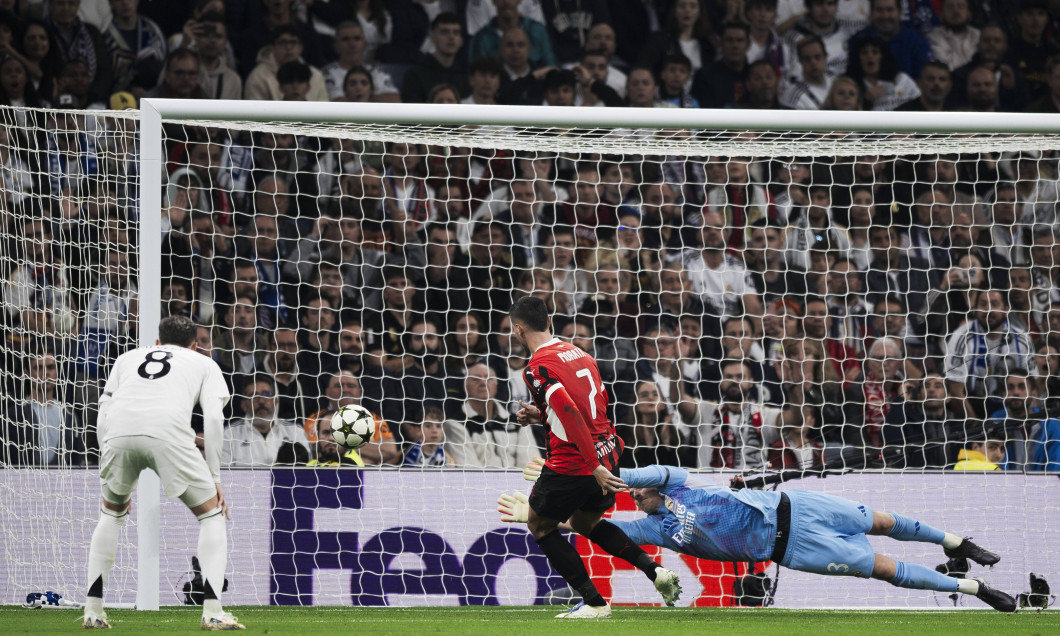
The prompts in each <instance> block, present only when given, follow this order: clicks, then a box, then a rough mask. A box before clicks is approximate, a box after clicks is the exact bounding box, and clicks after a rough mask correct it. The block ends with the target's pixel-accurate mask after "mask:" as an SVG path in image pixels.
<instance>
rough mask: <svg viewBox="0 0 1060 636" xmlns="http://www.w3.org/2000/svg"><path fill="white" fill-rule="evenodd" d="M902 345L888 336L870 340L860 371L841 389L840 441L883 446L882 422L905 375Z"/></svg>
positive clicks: (898, 393)
mask: <svg viewBox="0 0 1060 636" xmlns="http://www.w3.org/2000/svg"><path fill="white" fill-rule="evenodd" d="M904 357H905V353H904V352H903V350H902V345H901V344H900V343H899V342H898V341H897V340H894V339H892V338H880V339H879V340H876V341H875V342H873V343H872V347H870V348H869V351H868V355H867V356H866V358H865V370H864V372H863V373H862V374H861V375H859V376H858V377H857V378H855V379H854V380H853V381H852V382H851V383H850V384H848V385H847V386H846V388H845V389H844V398H845V399H844V401H843V411H844V413H845V414H846V419H845V424H846V426H845V428H844V430H843V434H842V437H843V442H844V443H845V444H847V445H850V446H856V447H862V446H869V447H872V448H880V447H882V446H883V426H884V423H885V422H886V421H887V414H888V412H889V411H890V410H891V409H892V408H893V407H894V405H893V404H892V402H893V401H895V400H896V399H897V398H898V397H899V396H900V395H901V392H900V391H901V383H902V381H903V380H904V379H905V378H904V376H903V374H902V364H903V360H904Z"/></svg>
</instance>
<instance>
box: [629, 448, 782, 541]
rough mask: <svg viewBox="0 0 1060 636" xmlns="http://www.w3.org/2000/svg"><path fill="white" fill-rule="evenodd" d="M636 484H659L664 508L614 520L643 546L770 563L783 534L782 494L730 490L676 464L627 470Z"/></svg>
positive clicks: (644, 485) (632, 481)
mask: <svg viewBox="0 0 1060 636" xmlns="http://www.w3.org/2000/svg"><path fill="white" fill-rule="evenodd" d="M621 476H622V480H623V481H625V482H626V485H628V486H629V487H630V488H658V489H659V493H660V494H661V495H662V496H663V499H664V506H663V507H661V508H660V509H659V511H658V512H657V513H656V514H653V515H648V517H647V518H645V519H637V520H635V521H617V520H612V523H614V524H615V525H617V526H618V527H619V528H621V529H622V530H623V531H624V532H625V533H626V534H627V535H628V536H629V538H630V539H632V540H633V541H634V542H635V543H637V544H638V545H657V546H662V547H664V548H669V549H671V550H674V551H675V552H681V553H684V554H689V555H692V556H695V557H699V558H703V559H710V560H713V561H768V560H769V557H770V555H771V554H772V552H773V543H774V541H775V540H776V536H777V505H779V504H780V493H779V492H765V491H761V490H737V491H734V490H730V489H729V488H726V487H723V486H719V485H718V484H715V483H714V482H712V481H710V480H708V479H704V478H702V477H699V476H697V475H692V474H689V472H688V471H687V470H684V469H682V468H674V467H672V466H647V467H645V468H633V469H628V468H623V469H622V471H621Z"/></svg>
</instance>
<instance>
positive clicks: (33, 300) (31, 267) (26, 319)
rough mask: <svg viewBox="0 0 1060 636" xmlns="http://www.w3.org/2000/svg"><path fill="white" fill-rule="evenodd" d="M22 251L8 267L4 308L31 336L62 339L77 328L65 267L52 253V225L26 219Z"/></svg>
mask: <svg viewBox="0 0 1060 636" xmlns="http://www.w3.org/2000/svg"><path fill="white" fill-rule="evenodd" d="M21 240H22V247H21V249H20V250H18V252H17V254H18V257H17V258H16V259H15V261H14V262H13V263H11V264H10V265H9V267H10V268H11V270H10V272H11V273H10V274H9V276H8V277H7V281H6V284H5V285H4V296H3V301H4V308H5V309H6V310H7V314H8V316H9V317H10V318H11V319H12V324H15V325H18V326H19V327H21V329H22V330H24V331H25V332H28V333H30V334H35V335H37V336H45V337H51V336H55V337H59V338H65V337H68V336H70V335H72V334H73V332H74V330H75V329H76V327H77V318H76V316H75V314H74V309H75V307H74V304H73V297H72V293H71V292H72V290H71V289H70V285H69V282H68V273H67V267H66V265H65V264H64V263H63V262H62V259H61V258H60V255H59V254H58V253H57V252H56V251H54V250H53V244H52V232H51V224H50V223H46V222H45V221H43V220H41V219H32V218H31V219H29V220H27V221H26V222H25V224H24V225H23V227H22V232H21Z"/></svg>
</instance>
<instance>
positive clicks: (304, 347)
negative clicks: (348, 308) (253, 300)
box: [298, 292, 339, 393]
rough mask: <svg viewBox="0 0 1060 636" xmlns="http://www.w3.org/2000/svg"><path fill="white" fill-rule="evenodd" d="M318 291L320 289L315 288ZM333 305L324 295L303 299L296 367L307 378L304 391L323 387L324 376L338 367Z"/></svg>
mask: <svg viewBox="0 0 1060 636" xmlns="http://www.w3.org/2000/svg"><path fill="white" fill-rule="evenodd" d="M316 293H319V292H316ZM335 323H336V316H335V308H334V307H332V306H331V302H330V301H328V299H327V298H325V297H324V296H323V295H320V296H317V295H311V296H308V297H306V298H304V299H303V301H302V305H301V311H300V312H299V316H298V327H299V335H300V338H299V343H298V344H299V352H298V356H299V357H298V368H299V370H300V371H301V372H302V373H304V374H305V375H307V376H309V378H316V380H317V381H316V386H314V384H313V383H312V382H310V383H308V384H307V385H306V391H307V393H312V392H313V389H316V390H317V392H318V393H319V391H320V390H321V389H323V388H324V386H325V384H326V379H327V378H328V377H330V376H331V375H332V374H333V373H335V372H337V371H338V370H339V343H338V337H337V336H336V334H335Z"/></svg>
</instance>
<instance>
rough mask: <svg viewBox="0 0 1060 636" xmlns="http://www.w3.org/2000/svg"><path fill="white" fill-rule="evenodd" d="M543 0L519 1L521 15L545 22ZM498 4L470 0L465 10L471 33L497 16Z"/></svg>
mask: <svg viewBox="0 0 1060 636" xmlns="http://www.w3.org/2000/svg"><path fill="white" fill-rule="evenodd" d="M541 4H542V2H541V0H520V2H519V3H518V7H519V13H520V15H524V16H526V17H528V18H530V19H532V20H536V21H537V22H540V23H541V24H544V23H545V14H544V13H543V12H542V9H541ZM497 10H498V9H497V5H496V4H495V3H494V2H493V0H469V1H468V2H467V8H466V9H465V10H464V16H463V17H464V19H465V20H466V21H467V28H468V30H469V31H470V32H471V33H478V31H479V29H481V28H482V27H484V26H487V25H488V24H489V23H490V21H492V20H493V18H495V17H497Z"/></svg>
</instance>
